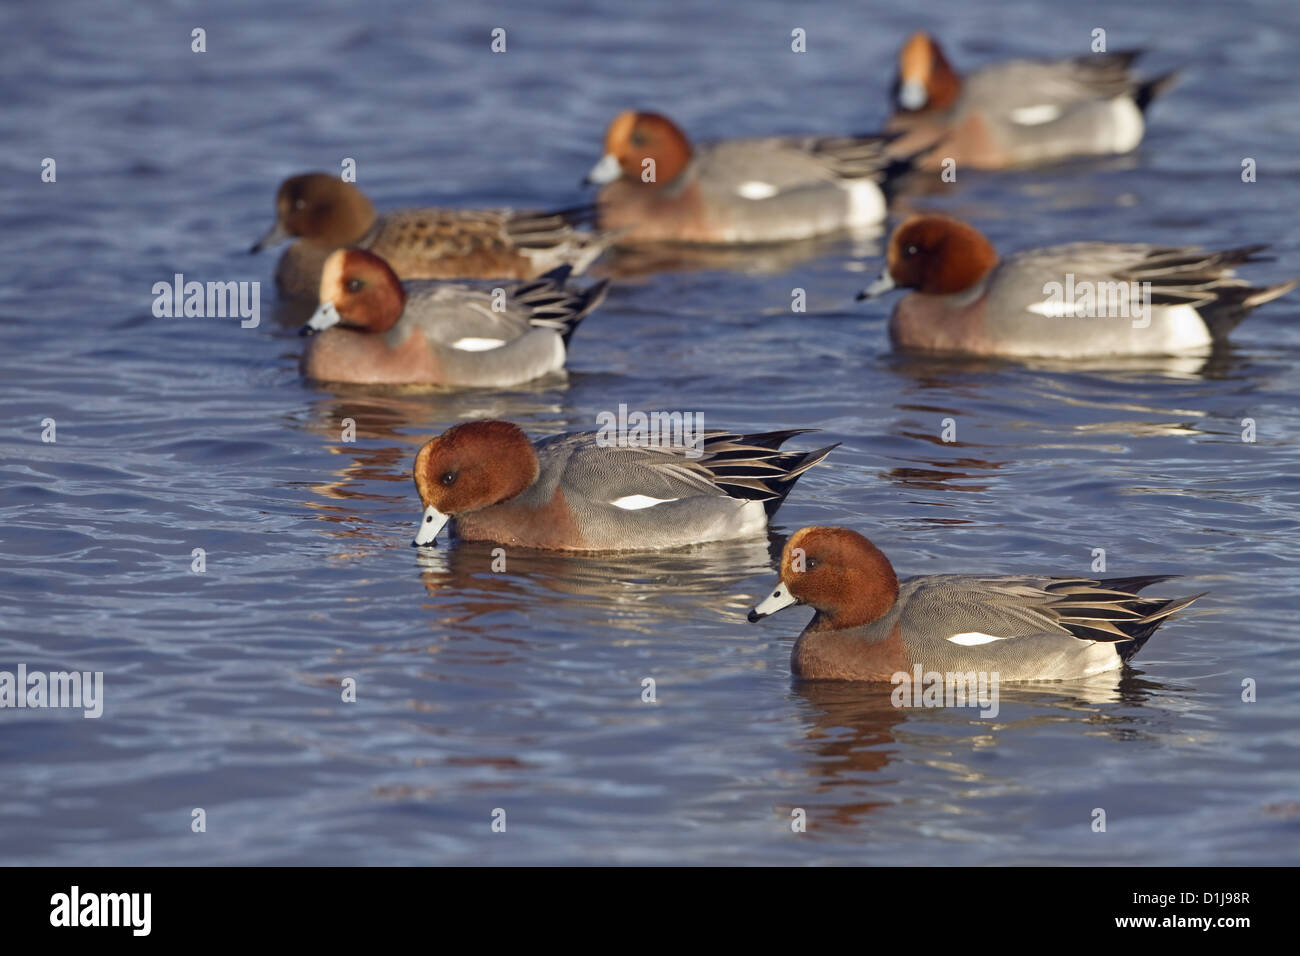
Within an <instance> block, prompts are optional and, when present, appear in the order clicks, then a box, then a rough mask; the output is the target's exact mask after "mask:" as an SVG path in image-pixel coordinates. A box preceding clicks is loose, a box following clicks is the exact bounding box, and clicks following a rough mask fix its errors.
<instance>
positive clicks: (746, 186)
mask: <svg viewBox="0 0 1300 956" xmlns="http://www.w3.org/2000/svg"><path fill="white" fill-rule="evenodd" d="M736 192H737V193H738V194H739V195H740V196H741V197H742V198H744V199H771V198H772V197H773V196H775V195H776V187H775V186H773V185H772V184H771V183H764V182H760V181H759V180H757V179H751V180H749V181H748V182H743V183H741V184H740V185H739V186H737V187H736Z"/></svg>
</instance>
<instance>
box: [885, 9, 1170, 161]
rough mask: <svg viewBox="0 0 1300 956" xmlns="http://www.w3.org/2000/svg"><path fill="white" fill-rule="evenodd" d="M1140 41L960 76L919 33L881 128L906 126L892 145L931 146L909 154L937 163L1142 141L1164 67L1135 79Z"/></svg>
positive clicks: (1075, 151) (1060, 154)
mask: <svg viewBox="0 0 1300 956" xmlns="http://www.w3.org/2000/svg"><path fill="white" fill-rule="evenodd" d="M1140 54H1141V51H1140V50H1124V51H1119V52H1115V53H1090V54H1085V55H1083V56H1077V57H1072V58H1070V59H1064V60H1054V61H1039V60H1009V61H1007V62H1005V63H998V64H994V65H992V66H987V67H984V68H983V69H981V70H977V71H976V72H974V73H971V74H969V75H968V76H965V77H963V76H960V75H958V73H957V72H956V71H955V70H954V69H953V68H952V66H951V65H950V64H949V63H948V58H947V57H945V56H944V54H943V50H942V49H940V47H939V44H938V43H937V42H936V41H935V39H934V38H933V37H931V36H930V35H929V34H928V33H925V32H917V33H914V34H912V36H911V37H909V38H908V40H907V42H906V43H904V44H903V48H902V50H901V51H900V53H899V57H898V73H897V74H896V76H895V79H894V86H893V90H892V93H891V99H892V101H893V102H892V106H893V109H894V114H893V116H892V118H891V119H890V121H889V124H888V128H889V129H891V130H895V131H903V132H906V133H907V135H906V136H904V137H903V138H902V139H900V140H899V141H898V143H897V144H896V146H895V148H896V149H900V150H901V149H906V150H909V151H915V150H917V149H919V148H921V147H922V146H924V145H928V144H934V146H935V148H934V149H933V150H931V151H930V152H928V153H927V155H926V156H925V157H924V158H923V159H922V160H920V161H919V162H918V165H920V166H923V167H924V168H929V169H933V168H938V167H939V166H940V164H941V163H942V161H943V160H944V159H946V158H949V157H951V158H952V159H955V160H956V161H957V164H958V165H959V166H962V165H965V166H970V167H973V168H978V169H1004V168H1007V167H1012V166H1029V165H1033V164H1037V163H1047V162H1054V161H1058V160H1063V159H1066V158H1069V157H1071V156H1099V155H1109V154H1117V153H1127V152H1131V151H1132V150H1134V149H1136V148H1137V145H1138V143H1140V142H1141V141H1142V135H1143V133H1144V132H1145V129H1146V125H1145V121H1144V119H1143V114H1144V112H1145V111H1146V108H1147V106H1148V105H1149V104H1150V102H1151V100H1152V99H1154V98H1155V97H1156V96H1157V95H1159V94H1160V93H1162V92H1163V91H1164V90H1165V89H1166V88H1167V87H1168V86H1169V85H1170V84H1171V83H1172V81H1173V74H1166V75H1164V76H1161V77H1158V78H1156V79H1153V80H1138V79H1137V78H1136V77H1135V76H1134V74H1133V71H1132V65H1133V61H1134V60H1135V59H1137V57H1138V56H1139V55H1140Z"/></svg>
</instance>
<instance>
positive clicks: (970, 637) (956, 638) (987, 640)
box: [948, 631, 1006, 647]
mask: <svg viewBox="0 0 1300 956" xmlns="http://www.w3.org/2000/svg"><path fill="white" fill-rule="evenodd" d="M948 640H950V641H952V642H953V643H954V644H960V645H961V646H962V647H974V646H976V645H977V644H992V643H993V642H994V641H1005V640H1006V638H1005V637H994V636H993V635H992V634H982V633H980V632H979V631H967V632H965V633H964V634H954V635H953V636H952V637H950V638H948Z"/></svg>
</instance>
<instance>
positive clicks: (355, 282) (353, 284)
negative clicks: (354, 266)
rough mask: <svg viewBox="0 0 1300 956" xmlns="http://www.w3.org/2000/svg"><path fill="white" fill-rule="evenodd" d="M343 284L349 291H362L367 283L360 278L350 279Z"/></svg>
mask: <svg viewBox="0 0 1300 956" xmlns="http://www.w3.org/2000/svg"><path fill="white" fill-rule="evenodd" d="M343 285H344V288H346V289H347V290H348V291H349V292H360V291H361V289H362V287H363V286H364V285H365V283H364V282H362V281H361V280H360V279H349V280H348V281H347V282H345V283H344V284H343Z"/></svg>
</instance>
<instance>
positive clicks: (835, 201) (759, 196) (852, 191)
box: [586, 111, 910, 244]
mask: <svg viewBox="0 0 1300 956" xmlns="http://www.w3.org/2000/svg"><path fill="white" fill-rule="evenodd" d="M887 143H888V137H882V136H860V137H815V136H809V137H770V138H766V139H737V140H726V141H723V142H717V143H710V144H705V145H700V146H692V145H691V142H690V140H688V139H687V138H686V134H685V133H683V132H682V131H681V129H679V128H678V127H677V125H676V124H675V123H673V121H672V120H670V119H668V118H667V117H666V116H661V115H659V114H658V113H637V112H631V111H629V112H624V113H620V114H619V115H618V116H617V117H616V118H615V119H614V121H613V122H612V123H610V125H609V130H608V131H607V132H606V134H605V153H604V156H603V158H602V159H601V160H600V162H598V163H596V165H595V166H594V167H593V168H592V170H591V172H590V173H588V174H587V180H586V181H587V182H588V183H595V184H600V185H602V186H603V187H604V188H603V189H601V191H600V194H599V197H598V200H597V206H598V208H599V212H600V226H601V228H603V229H606V230H612V231H617V233H618V236H617V239H616V241H617V242H618V243H621V244H635V243H643V242H681V243H697V244H726V243H769V242H788V241H791V240H797V239H809V238H812V237H814V236H822V235H828V234H830V233H835V232H839V231H842V230H852V229H861V228H866V227H871V226H876V225H879V223H881V222H882V221H883V220H884V218H885V208H886V197H885V192H884V189H885V188H888V186H889V184H890V183H891V182H892V181H893V179H894V178H895V177H896V176H897V175H898V174H899V173H901V172H903V171H905V170H906V169H908V168H909V167H910V163H908V162H907V161H906V160H898V159H895V160H891V159H890V157H889V156H888V155H887V154H886V151H885V146H886V145H887ZM882 187H883V188H882Z"/></svg>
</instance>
